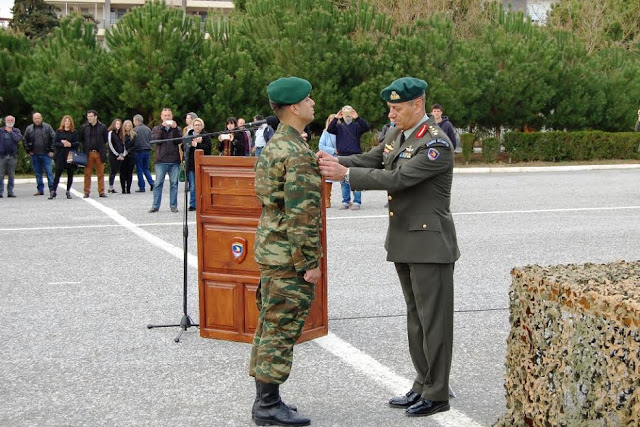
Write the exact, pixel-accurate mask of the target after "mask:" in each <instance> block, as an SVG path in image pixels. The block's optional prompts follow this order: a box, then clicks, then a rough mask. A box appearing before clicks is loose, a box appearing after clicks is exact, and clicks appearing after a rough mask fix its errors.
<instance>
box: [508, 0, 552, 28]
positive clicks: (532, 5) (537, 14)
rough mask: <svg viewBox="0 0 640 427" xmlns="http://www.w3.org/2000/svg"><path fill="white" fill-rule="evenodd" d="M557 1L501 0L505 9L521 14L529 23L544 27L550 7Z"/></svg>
mask: <svg viewBox="0 0 640 427" xmlns="http://www.w3.org/2000/svg"><path fill="white" fill-rule="evenodd" d="M557 1H558V0H502V4H503V5H504V7H505V8H507V9H508V8H511V10H515V11H518V12H523V13H524V14H525V15H526V16H528V17H529V19H531V22H533V23H535V24H539V25H544V24H545V23H546V21H547V15H548V13H549V12H550V11H551V6H552V5H553V4H554V3H556V2H557Z"/></svg>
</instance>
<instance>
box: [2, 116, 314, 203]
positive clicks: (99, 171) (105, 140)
mask: <svg viewBox="0 0 640 427" xmlns="http://www.w3.org/2000/svg"><path fill="white" fill-rule="evenodd" d="M86 119H87V121H86V123H84V124H83V125H82V126H80V128H76V124H75V122H74V120H73V118H72V117H71V116H70V115H65V116H64V117H63V118H62V120H61V121H60V125H59V126H58V127H57V129H54V127H53V126H51V125H50V124H49V123H46V122H44V121H43V117H42V114H41V113H39V112H36V113H34V114H33V115H32V121H33V123H32V124H30V125H29V126H27V128H26V129H25V131H24V134H22V133H21V132H20V130H19V129H18V128H17V127H15V118H14V117H13V116H7V117H5V118H4V126H3V127H2V128H0V198H2V197H4V177H5V175H6V176H7V177H8V182H7V193H8V194H7V197H11V198H13V197H16V194H15V192H14V183H15V171H16V166H17V159H18V144H19V143H20V142H22V143H23V144H24V148H25V151H26V152H27V154H28V155H29V157H30V160H31V165H32V167H33V171H34V175H35V178H36V192H35V193H34V196H43V195H45V183H44V177H45V175H46V179H47V190H48V196H49V197H48V198H49V199H50V200H51V199H55V198H56V197H57V196H58V194H57V193H58V190H57V189H58V185H59V184H60V179H61V177H62V175H63V174H65V172H66V177H67V182H66V192H65V196H66V198H68V199H71V198H72V196H71V186H72V185H73V178H74V175H75V173H76V170H77V169H78V167H84V188H83V192H84V197H85V198H88V197H90V195H91V180H92V176H93V174H94V171H95V174H96V176H97V187H98V196H99V197H108V196H107V194H115V193H119V192H121V193H122V194H130V193H131V187H132V185H133V171H134V169H135V170H136V172H137V176H138V188H137V189H135V192H137V193H144V192H145V191H146V185H147V184H148V185H149V188H150V191H152V192H153V199H152V200H153V201H152V205H151V209H150V210H149V212H150V213H153V212H157V211H158V210H159V209H160V204H161V201H162V190H163V187H164V180H165V177H166V176H167V175H169V183H170V192H169V194H170V196H169V207H170V209H171V211H173V212H178V194H177V192H178V182H179V176H180V167H181V166H180V165H181V164H182V163H183V161H184V168H185V170H184V173H185V177H186V181H187V183H188V184H187V185H188V187H189V192H190V197H189V206H188V209H189V210H190V211H194V210H195V208H196V191H195V168H194V153H195V150H197V149H202V150H204V153H205V155H210V154H211V153H212V149H213V143H212V140H211V136H210V135H209V134H208V133H209V132H208V131H207V130H206V129H205V123H204V120H202V119H201V118H199V117H198V115H197V114H196V113H194V112H190V113H188V114H187V115H186V117H185V120H184V123H185V126H184V127H182V128H180V127H178V123H177V122H176V121H175V120H174V119H173V112H172V110H171V109H170V108H164V109H163V110H162V112H161V120H162V122H161V123H160V124H159V125H157V126H155V127H154V128H153V129H149V127H147V126H146V125H145V124H144V119H143V117H142V116H141V115H140V114H136V115H135V116H134V117H133V118H132V119H131V120H122V119H120V118H115V119H113V120H112V121H111V124H110V125H108V126H107V125H105V124H104V123H103V122H101V121H100V120H99V118H98V112H97V111H96V110H89V111H87V114H86ZM253 120H254V122H256V121H258V122H266V121H265V120H264V118H263V117H262V116H260V115H256V116H255V117H254V118H253ZM275 126H277V124H276V125H275ZM226 129H227V130H228V131H229V132H228V133H221V134H220V135H219V136H218V145H217V148H218V150H219V153H220V155H230V156H252V155H253V156H259V155H260V153H261V152H262V150H263V149H264V147H265V146H266V144H267V143H268V142H269V140H270V138H271V137H272V136H273V134H274V129H273V127H271V126H270V125H269V124H267V123H263V124H261V125H260V126H258V127H257V128H256V129H255V130H254V131H253V132H251V130H250V129H247V128H245V120H244V118H242V117H240V118H238V119H236V118H235V117H229V118H228V119H227V121H226ZM200 135H202V136H200ZM310 135H311V133H310V131H309V134H308V136H307V138H310ZM152 145H155V146H156V149H155V159H154V161H155V175H156V176H155V180H154V178H153V175H152V174H151V170H150V160H151V158H150V157H151V152H152ZM77 153H83V154H84V155H85V156H86V157H84V156H82V157H83V159H80V160H78V159H77ZM185 157H186V159H185ZM107 162H108V164H109V176H108V188H105V182H104V180H105V176H104V175H105V165H106V164H107ZM54 166H55V169H54ZM54 170H55V173H54ZM118 175H119V177H120V190H117V189H116V188H115V181H116V177H117V176H118ZM145 181H146V182H145Z"/></svg>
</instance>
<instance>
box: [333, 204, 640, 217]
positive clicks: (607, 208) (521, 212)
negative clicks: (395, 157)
mask: <svg viewBox="0 0 640 427" xmlns="http://www.w3.org/2000/svg"><path fill="white" fill-rule="evenodd" d="M634 209H640V206H611V207H606V206H605V207H599V208H557V209H530V210H518V211H478V212H453V213H452V215H453V216H462V215H467V216H468V215H510V214H530V213H555V212H588V211H622V210H634ZM388 217H389V215H358V216H341V217H327V221H330V220H334V219H335V220H345V219H368V218H388Z"/></svg>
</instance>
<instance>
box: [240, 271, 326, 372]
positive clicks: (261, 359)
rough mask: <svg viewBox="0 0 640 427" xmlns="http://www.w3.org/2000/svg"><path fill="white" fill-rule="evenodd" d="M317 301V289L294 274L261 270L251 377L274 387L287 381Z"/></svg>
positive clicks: (250, 369) (250, 363)
mask: <svg viewBox="0 0 640 427" xmlns="http://www.w3.org/2000/svg"><path fill="white" fill-rule="evenodd" d="M313 297H314V285H313V284H312V283H308V282H306V281H305V280H304V278H303V277H302V275H299V274H298V273H296V272H295V270H285V271H282V270H273V269H270V268H268V267H265V266H263V265H261V266H260V285H259V286H258V290H257V291H256V303H257V305H258V310H260V315H259V316H258V325H257V327H256V333H255V335H254V337H253V348H252V349H251V361H250V362H249V375H251V376H252V377H256V379H258V380H260V381H262V382H265V383H271V384H282V383H283V382H285V381H286V380H287V378H288V377H289V374H290V372H291V365H292V363H293V345H294V344H295V343H296V341H297V339H298V338H299V337H300V334H301V333H302V328H303V327H304V323H305V321H306V320H307V315H308V314H309V309H310V308H311V303H312V302H313Z"/></svg>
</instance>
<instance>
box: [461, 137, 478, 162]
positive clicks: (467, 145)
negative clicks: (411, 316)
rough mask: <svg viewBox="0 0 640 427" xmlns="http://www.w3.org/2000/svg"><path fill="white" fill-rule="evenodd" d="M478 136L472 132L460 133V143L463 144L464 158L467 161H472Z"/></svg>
mask: <svg viewBox="0 0 640 427" xmlns="http://www.w3.org/2000/svg"><path fill="white" fill-rule="evenodd" d="M475 140H476V137H475V135H474V134H472V133H463V134H462V135H460V143H461V144H462V158H463V159H464V161H465V162H466V163H469V162H470V161H471V155H472V154H473V142H474V141H475Z"/></svg>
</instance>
